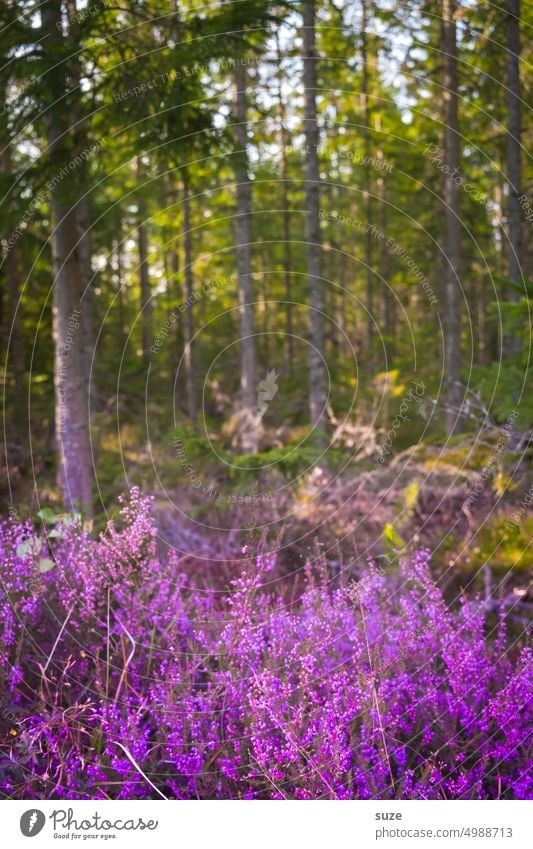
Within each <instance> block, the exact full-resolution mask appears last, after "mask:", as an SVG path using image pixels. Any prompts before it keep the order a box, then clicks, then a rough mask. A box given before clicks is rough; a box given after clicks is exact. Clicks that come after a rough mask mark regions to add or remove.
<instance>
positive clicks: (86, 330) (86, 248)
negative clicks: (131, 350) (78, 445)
mask: <svg viewBox="0 0 533 849" xmlns="http://www.w3.org/2000/svg"><path fill="white" fill-rule="evenodd" d="M76 220H77V225H78V250H79V254H80V269H81V274H82V276H81V280H80V283H81V302H82V304H83V313H82V339H83V373H84V379H85V387H86V392H87V393H88V397H89V399H90V402H91V408H92V409H96V407H97V404H98V397H97V391H96V379H95V370H94V357H95V353H96V331H95V308H96V303H95V301H96V293H95V291H94V284H93V270H92V239H91V228H90V222H89V204H88V202H87V197H86V196H83V197H82V198H80V201H79V203H78V204H77V206H76Z"/></svg>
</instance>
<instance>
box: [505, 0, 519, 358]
mask: <svg viewBox="0 0 533 849" xmlns="http://www.w3.org/2000/svg"><path fill="white" fill-rule="evenodd" d="M521 156H522V146H521V111H520V0H507V176H508V185H509V194H508V198H509V200H508V205H507V220H508V240H509V260H508V262H509V277H510V279H511V281H512V282H513V283H515V284H519V283H520V281H521V279H522V274H523V271H522V260H523V258H522V215H521V209H520V200H519V198H520V195H521V193H522V191H521V184H522V167H521ZM519 297H520V293H519V292H518V290H517V289H515V288H514V287H511V288H510V291H509V298H510V300H511V301H517V300H518V299H519ZM519 348H520V345H519V339H518V338H517V336H516V335H513V336H512V337H511V338H509V339H506V340H505V349H506V351H507V352H508V353H512V352H516V351H517V350H519Z"/></svg>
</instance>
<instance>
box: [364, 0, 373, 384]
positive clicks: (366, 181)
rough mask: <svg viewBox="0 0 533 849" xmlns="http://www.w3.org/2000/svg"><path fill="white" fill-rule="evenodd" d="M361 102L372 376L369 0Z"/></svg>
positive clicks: (365, 24)
mask: <svg viewBox="0 0 533 849" xmlns="http://www.w3.org/2000/svg"><path fill="white" fill-rule="evenodd" d="M361 11H362V20H361V60H362V71H361V105H362V113H363V142H364V152H365V153H364V157H365V161H364V165H363V168H364V190H363V198H364V205H365V218H366V222H365V223H366V232H365V266H366V309H367V316H366V344H367V349H368V350H367V364H368V375H369V377H372V375H373V373H374V370H375V368H374V271H373V263H372V253H373V251H372V239H373V236H372V232H371V225H372V197H371V188H372V179H371V171H370V157H371V146H370V120H371V118H370V99H369V74H368V47H367V26H368V10H367V3H366V0H361Z"/></svg>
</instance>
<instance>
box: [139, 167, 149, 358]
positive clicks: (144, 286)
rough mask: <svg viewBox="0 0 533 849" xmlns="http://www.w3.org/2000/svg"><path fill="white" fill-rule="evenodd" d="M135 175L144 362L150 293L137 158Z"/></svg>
mask: <svg viewBox="0 0 533 849" xmlns="http://www.w3.org/2000/svg"><path fill="white" fill-rule="evenodd" d="M136 174H137V182H138V189H139V194H138V200H137V206H138V213H137V249H138V252H139V289H140V316H139V318H140V323H141V340H142V341H141V346H142V355H143V359H144V361H145V362H148V360H149V358H150V346H151V345H152V337H153V330H152V293H151V287H150V266H149V264H148V226H147V224H146V217H147V212H146V202H145V200H144V196H143V191H144V189H143V185H142V182H143V179H142V177H143V167H142V163H141V160H140V158H139V157H137V159H136Z"/></svg>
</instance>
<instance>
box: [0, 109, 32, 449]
mask: <svg viewBox="0 0 533 849" xmlns="http://www.w3.org/2000/svg"><path fill="white" fill-rule="evenodd" d="M2 105H3V101H2ZM2 136H4V133H3V132H2ZM0 149H1V153H0V171H1V172H2V174H3V175H4V176H5V177H7V179H8V180H10V179H12V177H13V164H12V160H11V141H10V139H9V138H7V133H6V137H5V138H2V139H0ZM12 212H13V210H12V202H11V198H9V199H8V200H7V203H6V213H7V215H6V221H7V222H8V230H9V231H11V230H12V227H11V225H10V223H9V222H12V221H13V218H12V214H11V213H12ZM13 226H15V225H14V224H13ZM6 235H7V236H9V233H6ZM4 269H5V276H6V280H7V307H8V309H7V318H8V326H7V328H6V331H7V332H6V339H5V351H6V354H5V356H6V368H7V369H8V370H9V372H11V375H12V377H13V403H14V409H15V411H16V415H15V416H13V424H14V425H15V428H16V436H17V439H18V441H19V442H20V447H21V450H22V457H23V456H25V453H26V450H25V448H26V439H27V435H26V422H27V416H26V386H25V366H24V341H23V337H22V322H21V303H20V269H19V249H18V245H17V243H16V242H15V243H14V244H13V245H12V246H11V247H9V246H8V247H7V249H6V251H5V260H4ZM22 457H21V459H22Z"/></svg>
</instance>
